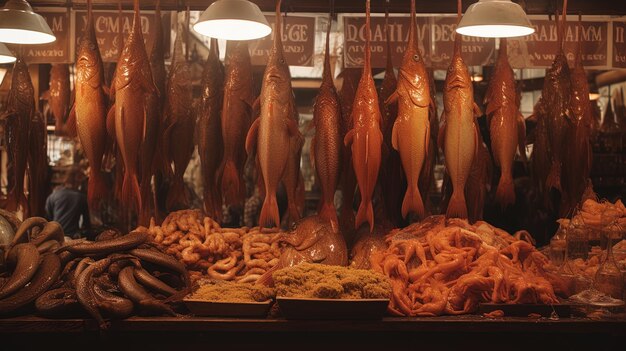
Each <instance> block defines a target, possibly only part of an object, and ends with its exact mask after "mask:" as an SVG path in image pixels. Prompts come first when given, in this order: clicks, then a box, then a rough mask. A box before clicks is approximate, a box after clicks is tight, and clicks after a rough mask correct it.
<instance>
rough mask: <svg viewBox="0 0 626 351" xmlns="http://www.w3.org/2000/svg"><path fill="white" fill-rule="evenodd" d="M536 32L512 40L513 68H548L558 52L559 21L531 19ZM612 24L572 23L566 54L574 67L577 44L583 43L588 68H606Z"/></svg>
mask: <svg viewBox="0 0 626 351" xmlns="http://www.w3.org/2000/svg"><path fill="white" fill-rule="evenodd" d="M570 17H572V19H573V16H570ZM531 23H532V26H533V27H535V33H533V34H531V35H528V36H525V37H521V38H511V39H508V54H509V62H510V63H511V66H512V67H513V68H529V67H548V66H550V65H551V64H552V61H554V58H555V56H556V52H557V44H558V33H557V27H556V23H555V21H549V20H540V19H531ZM607 34H608V22H606V21H604V22H602V21H597V22H596V21H583V22H582V26H580V27H579V26H578V21H577V20H576V21H574V20H572V21H568V22H567V27H566V30H565V31H564V37H563V39H564V41H563V51H564V52H565V54H566V56H567V59H568V61H569V63H570V65H572V64H573V63H574V57H575V53H576V50H577V43H578V41H579V39H580V40H582V61H583V65H584V66H586V67H587V66H596V67H606V66H607V65H609V64H610V63H609V62H608V37H607Z"/></svg>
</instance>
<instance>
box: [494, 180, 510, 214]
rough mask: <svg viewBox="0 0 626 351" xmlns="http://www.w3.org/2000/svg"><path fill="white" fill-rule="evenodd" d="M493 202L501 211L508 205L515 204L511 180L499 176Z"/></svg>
mask: <svg viewBox="0 0 626 351" xmlns="http://www.w3.org/2000/svg"><path fill="white" fill-rule="evenodd" d="M495 200H496V202H497V203H499V204H500V207H501V208H502V210H504V209H505V208H506V207H507V206H509V205H513V204H515V187H514V186H513V178H511V177H509V176H504V175H500V181H499V182H498V188H497V189H496V199H495Z"/></svg>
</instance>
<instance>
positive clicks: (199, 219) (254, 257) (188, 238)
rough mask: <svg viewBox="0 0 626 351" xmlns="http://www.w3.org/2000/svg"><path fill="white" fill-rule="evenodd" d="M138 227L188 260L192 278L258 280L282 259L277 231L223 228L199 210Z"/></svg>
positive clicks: (180, 212) (175, 254)
mask: <svg viewBox="0 0 626 351" xmlns="http://www.w3.org/2000/svg"><path fill="white" fill-rule="evenodd" d="M137 230H138V231H144V232H146V233H148V234H149V235H150V236H151V238H152V241H153V242H154V243H156V244H157V245H158V246H160V247H161V248H162V249H163V250H164V251H165V252H167V253H168V254H170V255H172V256H175V257H176V258H177V259H178V260H179V261H181V262H182V263H184V264H185V266H186V267H187V269H188V270H189V274H190V276H191V278H192V280H194V281H195V280H197V279H199V278H201V277H202V276H209V277H211V278H213V279H220V280H234V281H239V282H256V280H257V279H258V278H259V277H260V276H261V275H263V274H264V273H265V272H267V270H269V269H270V268H272V267H274V265H276V263H278V257H280V248H279V246H278V242H275V241H276V240H274V239H275V237H276V236H277V235H278V234H279V232H277V231H268V230H266V229H264V230H263V232H261V230H260V229H259V228H258V227H255V228H247V227H243V228H221V227H220V225H219V224H218V223H217V222H216V221H214V220H213V219H212V218H210V217H205V216H203V215H202V214H201V212H200V211H199V210H183V211H177V212H172V213H170V215H169V216H167V218H165V220H164V221H163V224H162V225H161V226H157V225H155V223H154V220H152V221H151V222H150V226H149V227H147V228H146V227H139V228H138V229H137Z"/></svg>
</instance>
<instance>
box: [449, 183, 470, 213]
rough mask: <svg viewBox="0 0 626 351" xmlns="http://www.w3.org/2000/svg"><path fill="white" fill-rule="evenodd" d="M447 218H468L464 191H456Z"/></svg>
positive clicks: (453, 193)
mask: <svg viewBox="0 0 626 351" xmlns="http://www.w3.org/2000/svg"><path fill="white" fill-rule="evenodd" d="M446 217H447V218H467V205H466V203H465V194H464V192H463V190H457V189H454V190H453V191H452V197H451V198H450V203H449V204H448V210H447V211H446Z"/></svg>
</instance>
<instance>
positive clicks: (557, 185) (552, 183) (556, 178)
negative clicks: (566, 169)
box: [546, 162, 562, 192]
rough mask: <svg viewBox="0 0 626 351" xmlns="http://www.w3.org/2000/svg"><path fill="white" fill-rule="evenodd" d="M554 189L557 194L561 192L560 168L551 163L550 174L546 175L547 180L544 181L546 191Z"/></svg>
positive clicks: (556, 164) (555, 163)
mask: <svg viewBox="0 0 626 351" xmlns="http://www.w3.org/2000/svg"><path fill="white" fill-rule="evenodd" d="M550 188H554V189H556V190H558V191H559V192H561V191H562V188H561V166H560V165H559V164H558V163H557V162H553V163H552V166H551V167H550V173H549V174H548V178H547V179H546V189H547V190H549V189H550Z"/></svg>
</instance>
